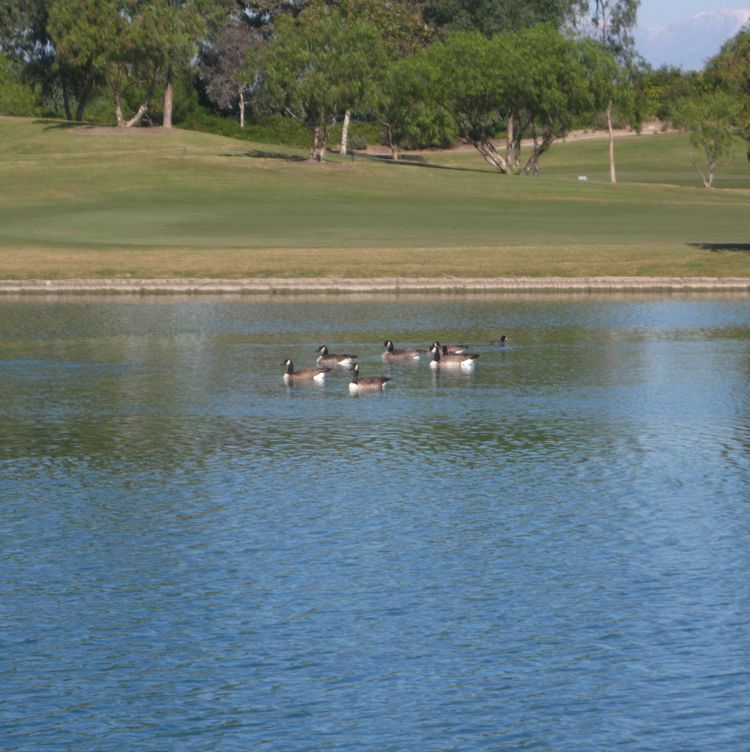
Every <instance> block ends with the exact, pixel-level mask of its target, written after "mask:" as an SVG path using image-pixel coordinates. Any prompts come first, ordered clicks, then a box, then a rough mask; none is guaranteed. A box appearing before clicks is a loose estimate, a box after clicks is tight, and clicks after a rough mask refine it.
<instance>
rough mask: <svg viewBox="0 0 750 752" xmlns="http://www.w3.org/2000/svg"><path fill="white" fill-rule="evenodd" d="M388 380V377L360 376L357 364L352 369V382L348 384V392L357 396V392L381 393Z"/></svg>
mask: <svg viewBox="0 0 750 752" xmlns="http://www.w3.org/2000/svg"><path fill="white" fill-rule="evenodd" d="M390 380H391V379H390V377H389V376H360V375H359V363H356V364H355V365H354V368H353V369H352V380H351V383H350V384H349V391H350V392H351V393H352V394H358V393H359V392H382V391H383V389H385V386H386V384H387V383H388V382H389V381H390Z"/></svg>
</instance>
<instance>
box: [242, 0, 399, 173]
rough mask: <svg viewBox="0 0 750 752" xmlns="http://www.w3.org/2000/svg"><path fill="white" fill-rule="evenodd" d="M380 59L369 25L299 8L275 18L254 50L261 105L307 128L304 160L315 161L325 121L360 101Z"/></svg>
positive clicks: (377, 42) (374, 30) (321, 147)
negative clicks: (270, 34) (266, 37)
mask: <svg viewBox="0 0 750 752" xmlns="http://www.w3.org/2000/svg"><path fill="white" fill-rule="evenodd" d="M255 63H256V61H253V60H251V61H250V64H251V65H255ZM384 63H385V52H384V48H383V43H382V38H381V36H380V34H379V32H378V30H377V28H376V27H375V26H373V25H372V24H369V23H367V22H365V21H360V20H357V19H352V18H347V17H345V16H342V15H341V14H340V13H338V12H336V11H335V10H326V11H324V12H317V11H316V12H315V13H314V15H313V14H310V15H308V12H307V11H304V12H302V13H301V14H300V15H299V16H297V17H296V18H280V19H279V20H278V21H277V23H276V28H275V32H274V35H273V37H272V39H271V40H270V42H269V44H268V45H267V46H266V47H265V48H264V49H263V50H261V52H260V53H259V55H258V58H257V66H258V68H259V70H260V85H261V96H262V97H263V99H264V100H265V104H266V106H267V107H270V108H271V109H274V110H276V111H281V112H284V113H286V114H287V115H289V116H291V117H293V118H294V119H295V120H298V121H299V122H300V123H302V124H303V125H304V126H305V127H306V128H307V129H308V130H309V132H310V140H311V145H310V158H311V159H313V160H315V161H318V162H320V161H322V160H323V158H324V156H325V150H326V145H327V142H328V127H329V125H330V123H331V122H332V121H333V119H334V117H336V116H337V115H338V114H340V113H342V112H344V111H346V110H347V109H352V108H354V107H356V106H358V105H361V104H363V103H364V102H365V101H366V99H367V97H368V96H369V94H370V89H371V83H372V79H373V75H374V73H375V72H377V71H379V70H381V69H382V68H383V66H384Z"/></svg>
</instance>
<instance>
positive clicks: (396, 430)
mask: <svg viewBox="0 0 750 752" xmlns="http://www.w3.org/2000/svg"><path fill="white" fill-rule="evenodd" d="M503 333H505V334H508V335H510V337H511V339H510V342H509V344H508V345H507V346H506V347H502V348H501V347H497V346H492V345H490V344H488V343H489V342H490V340H492V339H495V338H496V337H498V336H499V335H500V334H503ZM386 337H390V338H392V339H394V340H395V342H396V346H397V347H398V346H407V345H418V346H427V345H429V343H430V342H431V341H432V340H433V339H435V338H436V337H437V338H438V339H442V340H444V341H459V342H460V341H468V342H469V343H470V344H472V345H473V346H474V347H475V349H476V350H477V351H478V352H480V353H481V358H480V360H479V365H478V367H477V369H476V371H475V372H474V373H472V374H462V373H440V374H438V375H435V374H433V373H432V372H431V370H430V369H429V368H428V367H427V365H426V362H423V363H421V364H420V365H416V366H408V365H406V366H396V365H394V366H390V367H388V366H385V365H384V364H383V363H381V361H380V359H379V354H380V351H381V344H382V342H383V340H384V339H385V338H386ZM320 344H327V345H328V346H329V347H330V348H331V350H332V351H336V350H344V349H345V350H348V351H354V352H356V353H358V354H359V356H360V361H361V363H362V374H363V375H367V374H381V373H382V374H388V375H390V376H391V377H392V383H391V385H390V386H391V388H390V389H388V390H387V391H386V392H385V393H384V394H382V395H380V394H378V395H370V396H362V397H358V398H357V397H351V396H349V394H348V391H347V383H348V377H347V375H346V374H345V372H343V371H341V372H339V373H335V374H333V376H332V377H331V378H330V379H329V381H328V383H327V384H326V385H325V386H324V387H322V388H319V387H315V386H310V387H300V386H295V387H293V388H288V387H285V386H284V385H283V384H282V381H281V372H282V370H283V369H282V367H281V365H280V363H281V362H282V360H284V358H286V357H291V358H293V359H294V361H295V363H296V365H297V366H298V367H302V366H308V365H313V364H314V356H315V354H316V353H315V350H316V348H317V347H318V345H320ZM749 377H750V298H748V297H731V296H730V297H709V296H705V297H693V298H687V297H673V298H666V299H659V298H647V297H645V298H631V297H624V298H615V297H610V298H606V297H604V298H596V297H586V296H580V297H572V298H553V297H541V298H530V297H520V298H513V297H510V296H506V297H500V296H498V297H496V296H477V297H450V296H444V297H437V298H429V297H422V298H420V297H401V298H396V297H394V298H389V297H378V296H374V297H362V298H347V297H339V298H336V297H322V296H321V297H311V298H293V297H289V298H284V297H281V298H269V299H260V298H242V297H238V298H234V299H202V298H197V299H196V298H192V299H191V298H187V297H186V298H144V299H129V298H128V299H100V298H80V299H75V298H71V299H65V298H63V299H50V300H46V299H34V298H31V299H24V300H10V299H7V300H0V522H1V523H2V524H0V748H1V749H2V750H76V751H79V750H81V751H83V750H86V751H88V750H91V751H92V752H93V751H94V750H97V751H99V750H110V749H112V750H118V752H124V751H125V750H139V751H141V750H178V749H179V750H250V749H252V750H268V751H271V750H274V751H278V750H323V749H325V750H373V751H374V750H377V751H378V752H380V751H381V750H393V751H394V752H395V751H396V750H398V751H401V750H415V751H420V752H421V751H422V750H425V751H427V750H429V751H430V752H433V751H435V752H437V751H438V750H440V751H443V750H461V751H462V752H463V751H464V750H515V749H521V748H523V749H534V750H614V749H623V750H659V751H660V752H663V751H664V750H679V751H680V752H684V751H686V750H701V751H703V750H727V751H730V750H731V751H732V752H736V751H737V750H743V749H748V748H750V700H749V699H748V698H750V378H749Z"/></svg>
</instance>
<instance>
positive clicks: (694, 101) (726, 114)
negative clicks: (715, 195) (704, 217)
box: [675, 90, 740, 189]
mask: <svg viewBox="0 0 750 752" xmlns="http://www.w3.org/2000/svg"><path fill="white" fill-rule="evenodd" d="M739 115H740V106H739V104H738V102H737V100H736V99H735V98H734V97H733V96H732V95H731V94H728V93H726V92H723V91H717V90H714V91H707V92H705V93H703V94H700V95H698V96H695V97H691V98H689V99H685V100H683V101H682V102H681V103H680V105H679V106H678V108H677V112H676V116H675V124H676V125H679V126H682V127H684V128H687V129H688V130H689V131H690V134H691V135H690V143H691V144H692V145H693V146H695V147H696V148H697V149H701V150H702V151H703V153H704V155H705V158H706V163H707V167H706V171H705V172H704V171H703V170H702V169H701V168H700V167H699V166H698V165H697V164H696V163H695V162H693V166H694V167H695V169H696V170H697V171H698V172H699V173H700V175H701V177H702V178H703V185H704V186H705V187H706V188H709V189H711V188H713V187H714V179H715V177H716V171H717V169H718V166H719V164H720V163H721V159H722V158H723V157H725V156H727V155H728V154H729V153H730V152H731V150H732V148H733V146H734V145H735V144H736V143H740V141H739V138H738V135H737V127H736V122H737V120H738V118H739Z"/></svg>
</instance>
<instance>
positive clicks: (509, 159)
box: [505, 114, 513, 165]
mask: <svg viewBox="0 0 750 752" xmlns="http://www.w3.org/2000/svg"><path fill="white" fill-rule="evenodd" d="M505 161H506V163H507V164H508V165H512V164H513V115H512V114H511V115H508V135H507V138H506V139H505Z"/></svg>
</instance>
